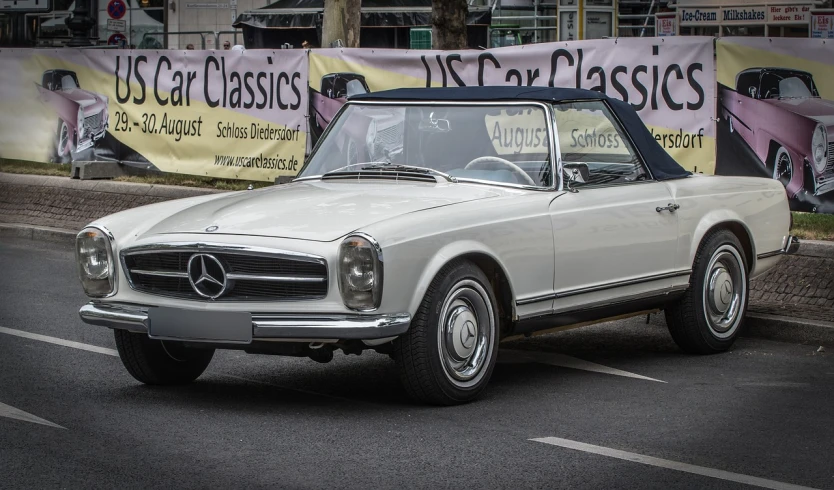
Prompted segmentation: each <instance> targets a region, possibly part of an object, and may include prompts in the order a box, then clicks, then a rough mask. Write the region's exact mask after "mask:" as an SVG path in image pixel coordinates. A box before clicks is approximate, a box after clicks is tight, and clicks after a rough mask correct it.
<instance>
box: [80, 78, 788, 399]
mask: <svg viewBox="0 0 834 490" xmlns="http://www.w3.org/2000/svg"><path fill="white" fill-rule="evenodd" d="M377 121H385V129H384V130H381V129H379V126H378V123H377ZM348 148H352V151H347V149H348ZM357 160H358V161H357ZM366 160H370V161H366ZM790 222H791V217H790V213H789V211H788V202H787V199H786V195H785V189H784V188H783V187H782V185H781V184H780V183H779V182H777V181H774V180H771V179H759V178H740V177H710V176H700V175H691V174H690V173H689V172H687V171H685V170H684V169H683V168H681V167H680V166H679V165H678V164H677V163H676V162H675V161H674V160H673V159H672V158H670V157H669V155H668V154H667V153H666V152H665V151H664V150H663V149H662V148H661V147H660V146H658V144H657V143H656V142H655V140H654V139H653V138H652V135H651V134H650V133H649V131H648V130H647V129H646V127H645V126H644V125H643V123H642V122H641V121H640V119H639V117H638V116H637V114H636V113H635V112H634V111H633V110H632V109H631V107H630V106H629V105H628V104H625V103H623V102H619V101H616V100H613V99H609V98H607V97H606V96H604V95H601V94H599V93H596V92H589V91H584V90H573V89H552V88H533V87H517V88H513V87H500V88H496V87H464V88H454V89H401V90H393V91H388V92H378V93H374V94H366V95H362V96H359V97H355V98H352V99H351V100H350V101H349V102H348V103H347V104H346V105H345V107H344V108H343V109H342V110H341V112H340V113H339V114H338V115H337V117H336V118H335V119H334V121H333V122H332V123H331V124H330V126H329V127H328V129H327V130H326V132H325V134H324V135H323V137H322V139H321V140H320V141H319V143H318V145H317V146H316V148H315V149H314V151H313V153H312V154H311V155H310V158H309V159H308V161H307V162H306V164H305V166H304V168H303V169H302V171H301V172H300V174H299V176H298V178H297V179H296V180H295V181H294V182H292V183H290V184H286V185H280V186H274V187H269V188H265V189H260V190H256V191H242V192H234V193H228V194H219V195H218V194H214V195H208V196H201V197H195V198H190V199H182V200H177V201H170V202H165V203H160V204H154V205H150V206H145V207H141V208H137V209H132V210H129V211H124V212H121V213H118V214H115V215H112V216H108V217H105V218H102V219H100V220H97V221H95V222H94V223H92V224H90V225H89V226H88V227H87V228H85V229H84V230H82V231H81V233H79V235H78V239H77V258H78V270H79V273H80V276H81V283H82V284H83V286H84V289H85V291H86V293H87V294H88V295H89V296H91V297H92V298H94V299H93V300H92V301H91V302H90V303H89V304H87V305H85V306H83V307H82V308H81V311H80V315H81V318H82V319H83V320H84V321H85V322H87V323H90V324H93V325H103V326H105V327H110V328H112V329H114V331H115V337H116V345H117V347H118V351H119V354H120V356H121V358H122V361H123V363H124V365H125V367H126V368H127V370H128V371H129V372H130V374H131V375H133V376H134V377H135V378H136V379H137V380H139V381H141V382H143V383H149V384H177V383H187V382H190V381H193V380H194V379H196V378H197V377H198V376H200V374H201V373H202V372H203V371H204V370H205V369H206V367H207V366H208V364H209V362H210V361H211V358H212V355H213V353H214V350H215V349H242V350H245V351H246V352H252V353H266V354H281V355H291V356H307V357H310V358H312V359H315V360H317V361H320V362H327V361H329V360H330V359H332V357H333V352H334V351H337V350H341V351H343V352H345V353H360V352H361V351H363V350H365V349H373V350H375V351H378V352H381V353H386V354H389V355H391V356H392V357H393V359H394V360H395V361H396V366H397V369H398V371H399V375H400V378H401V380H402V383H403V385H404V387H405V390H406V391H407V393H408V394H409V395H411V396H412V397H414V398H415V399H417V400H420V401H423V402H428V403H435V404H455V403H461V402H466V401H469V400H472V399H474V398H475V397H477V396H478V395H479V394H480V393H482V391H483V390H484V388H485V386H486V385H487V382H488V381H489V378H490V375H491V374H492V370H493V367H494V366H495V360H496V357H497V349H498V343H499V342H500V341H501V340H503V339H506V338H510V337H514V336H519V335H529V334H531V333H533V332H541V331H547V330H553V329H559V328H569V327H570V326H575V325H577V324H585V323H589V322H594V321H601V320H604V319H608V318H612V317H622V316H624V315H638V314H640V315H645V314H646V313H647V312H652V311H659V310H664V311H665V314H666V320H667V323H668V325H669V330H670V332H671V334H672V337H673V338H674V340H675V341H676V342H677V344H678V345H679V346H680V347H681V348H682V349H683V350H684V351H686V352H690V353H701V354H706V353H713V352H720V351H723V350H726V349H727V348H729V347H730V346H731V345H732V343H733V341H734V339H735V338H736V337H737V336H738V333H739V330H740V328H741V324H742V321H743V319H744V315H745V310H746V307H747V301H748V294H749V289H748V286H749V281H750V279H751V278H752V277H755V276H757V275H759V274H761V273H762V272H764V271H766V270H767V269H769V268H771V267H772V266H773V265H774V264H776V262H777V261H778V260H779V259H780V256H781V255H782V254H785V253H792V252H793V251H794V250H795V249H796V248H797V247H798V246H799V244H798V242H797V241H796V240H795V239H793V238H792V237H791V236H790V234H789V229H790Z"/></svg>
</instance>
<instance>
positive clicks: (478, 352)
mask: <svg viewBox="0 0 834 490" xmlns="http://www.w3.org/2000/svg"><path fill="white" fill-rule="evenodd" d="M440 322H441V323H440V328H439V329H438V339H437V340H438V348H439V350H440V357H441V361H442V363H443V370H444V372H445V374H446V377H447V378H448V379H449V380H450V381H451V382H452V383H454V384H455V385H457V386H459V387H462V388H466V387H469V386H472V385H474V384H475V383H477V382H478V381H479V380H480V379H481V377H482V376H483V374H484V369H483V368H484V366H486V365H487V364H488V362H489V359H490V357H491V356H492V349H491V347H492V346H491V343H492V339H493V336H494V335H493V334H494V331H495V319H494V318H493V310H492V304H491V302H490V300H489V295H487V293H486V291H485V290H484V288H483V287H481V285H480V284H478V283H477V282H475V281H471V280H465V281H461V282H459V283H458V284H456V285H455V287H454V288H453V289H452V290H451V291H450V292H449V294H448V295H447V296H446V299H445V300H444V301H443V306H442V308H441V310H440Z"/></svg>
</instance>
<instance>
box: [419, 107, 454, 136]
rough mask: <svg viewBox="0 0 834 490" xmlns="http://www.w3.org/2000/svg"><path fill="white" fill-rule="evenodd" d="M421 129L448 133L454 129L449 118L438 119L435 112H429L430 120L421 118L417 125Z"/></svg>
mask: <svg viewBox="0 0 834 490" xmlns="http://www.w3.org/2000/svg"><path fill="white" fill-rule="evenodd" d="M417 129H419V130H420V131H427V132H429V133H448V132H449V131H451V130H452V126H451V125H450V124H449V120H448V119H438V118H435V117H434V112H432V113H431V114H429V119H428V120H425V119H423V120H421V121H420V124H419V125H418V126H417Z"/></svg>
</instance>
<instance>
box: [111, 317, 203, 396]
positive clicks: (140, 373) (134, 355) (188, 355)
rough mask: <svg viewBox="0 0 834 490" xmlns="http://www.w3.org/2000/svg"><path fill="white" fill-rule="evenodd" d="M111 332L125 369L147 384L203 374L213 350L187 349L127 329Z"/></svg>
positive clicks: (191, 378) (187, 380)
mask: <svg viewBox="0 0 834 490" xmlns="http://www.w3.org/2000/svg"><path fill="white" fill-rule="evenodd" d="M113 332H114V334H115V337H116V348H117V349H118V351H119V357H120V358H121V359H122V364H124V366H125V368H127V372H129V373H130V375H131V376H133V377H134V378H136V380H137V381H141V382H142V383H145V384H148V385H181V384H187V383H190V382H192V381H194V380H195V379H197V378H198V377H200V375H201V374H203V371H205V370H206V368H207V367H208V365H209V363H210V362H211V358H212V356H214V349H189V348H187V347H184V346H183V345H182V344H181V343H179V342H169V341H165V342H163V341H161V340H153V339H150V338H148V336H147V335H146V334H142V333H133V332H128V331H127V330H114V331H113Z"/></svg>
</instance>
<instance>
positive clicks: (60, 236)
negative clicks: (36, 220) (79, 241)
mask: <svg viewBox="0 0 834 490" xmlns="http://www.w3.org/2000/svg"><path fill="white" fill-rule="evenodd" d="M77 234H78V232H77V231H73V230H65V229H62V228H51V227H48V226H34V225H24V224H18V223H0V237H11V238H25V239H29V240H35V241H46V242H65V243H67V244H68V245H70V244H72V241H73V240H74V239H75V235H77Z"/></svg>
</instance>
